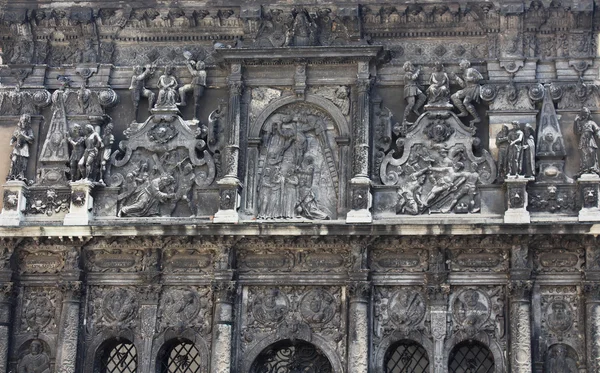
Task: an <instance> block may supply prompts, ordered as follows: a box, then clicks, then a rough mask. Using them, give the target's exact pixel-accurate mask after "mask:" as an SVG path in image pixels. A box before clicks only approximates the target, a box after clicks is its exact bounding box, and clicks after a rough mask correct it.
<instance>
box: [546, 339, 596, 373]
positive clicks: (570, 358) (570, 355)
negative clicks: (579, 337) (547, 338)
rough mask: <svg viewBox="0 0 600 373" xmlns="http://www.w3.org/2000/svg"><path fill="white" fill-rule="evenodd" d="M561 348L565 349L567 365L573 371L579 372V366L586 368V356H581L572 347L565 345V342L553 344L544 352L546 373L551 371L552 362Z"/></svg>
mask: <svg viewBox="0 0 600 373" xmlns="http://www.w3.org/2000/svg"><path fill="white" fill-rule="evenodd" d="M559 347H563V348H564V350H563V351H564V354H565V356H564V357H565V363H566V364H567V365H568V366H570V367H571V368H572V369H575V371H577V367H579V366H585V364H586V362H585V354H580V353H578V352H577V350H576V349H575V348H574V347H573V346H571V345H570V344H569V343H564V342H559V343H553V344H551V345H550V346H548V348H547V349H546V351H544V352H543V361H544V371H545V372H546V371H548V372H549V371H550V368H551V365H552V360H553V358H554V357H555V354H556V352H557V349H558V348H559Z"/></svg>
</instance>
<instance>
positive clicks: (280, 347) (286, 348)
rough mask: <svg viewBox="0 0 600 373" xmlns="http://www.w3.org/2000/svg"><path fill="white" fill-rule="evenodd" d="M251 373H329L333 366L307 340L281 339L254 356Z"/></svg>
mask: <svg viewBox="0 0 600 373" xmlns="http://www.w3.org/2000/svg"><path fill="white" fill-rule="evenodd" d="M250 372H251V373H297V372H302V373H331V372H333V368H332V367H331V363H330V362H329V359H327V357H326V356H325V355H323V353H322V352H321V350H319V349H318V348H316V347H315V346H314V345H312V344H310V343H307V342H299V341H296V342H295V343H292V342H291V341H283V342H280V343H275V344H272V345H271V346H269V347H267V348H266V349H265V350H264V351H263V352H261V353H260V355H259V356H258V357H257V358H256V360H255V361H254V363H253V364H252V368H251V369H250Z"/></svg>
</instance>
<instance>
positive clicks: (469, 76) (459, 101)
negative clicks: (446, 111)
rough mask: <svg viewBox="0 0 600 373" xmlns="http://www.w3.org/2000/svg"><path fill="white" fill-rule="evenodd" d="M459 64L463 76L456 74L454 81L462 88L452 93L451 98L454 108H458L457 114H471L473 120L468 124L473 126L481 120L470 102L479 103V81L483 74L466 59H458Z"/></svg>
mask: <svg viewBox="0 0 600 373" xmlns="http://www.w3.org/2000/svg"><path fill="white" fill-rule="evenodd" d="M459 66H460V69H461V71H463V77H462V78H461V77H459V76H457V77H456V82H457V83H458V85H460V86H461V87H462V89H461V90H459V91H458V92H456V93H455V94H453V95H452V97H451V98H452V102H453V103H454V105H455V106H456V108H457V109H458V110H460V113H459V114H458V116H459V117H466V116H467V115H469V114H471V115H472V116H473V120H471V122H470V125H471V126H474V125H475V124H476V123H479V122H481V118H479V114H477V110H475V106H473V104H472V102H476V103H479V101H480V95H479V91H480V89H481V87H480V85H479V82H480V81H481V80H483V76H482V75H481V73H480V72H479V70H477V69H475V68H473V67H471V63H470V62H469V61H467V60H462V61H460V63H459Z"/></svg>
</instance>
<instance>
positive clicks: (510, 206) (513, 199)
mask: <svg viewBox="0 0 600 373" xmlns="http://www.w3.org/2000/svg"><path fill="white" fill-rule="evenodd" d="M532 180H533V178H527V177H522V176H518V177H515V178H512V177H511V178H507V179H505V180H504V185H505V186H506V204H507V208H506V211H505V212H504V222H505V223H507V224H528V223H530V222H531V219H530V216H529V211H527V205H528V203H529V200H528V196H527V183H528V182H530V181H532Z"/></svg>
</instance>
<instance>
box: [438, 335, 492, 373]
mask: <svg viewBox="0 0 600 373" xmlns="http://www.w3.org/2000/svg"><path fill="white" fill-rule="evenodd" d="M448 361H449V364H448V371H449V373H493V372H494V371H495V366H494V357H493V356H492V353H491V351H490V350H489V349H488V348H487V347H485V346H484V345H482V344H481V343H477V342H465V343H461V344H460V345H458V346H456V347H454V349H453V350H452V352H451V353H450V357H449V360H448Z"/></svg>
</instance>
